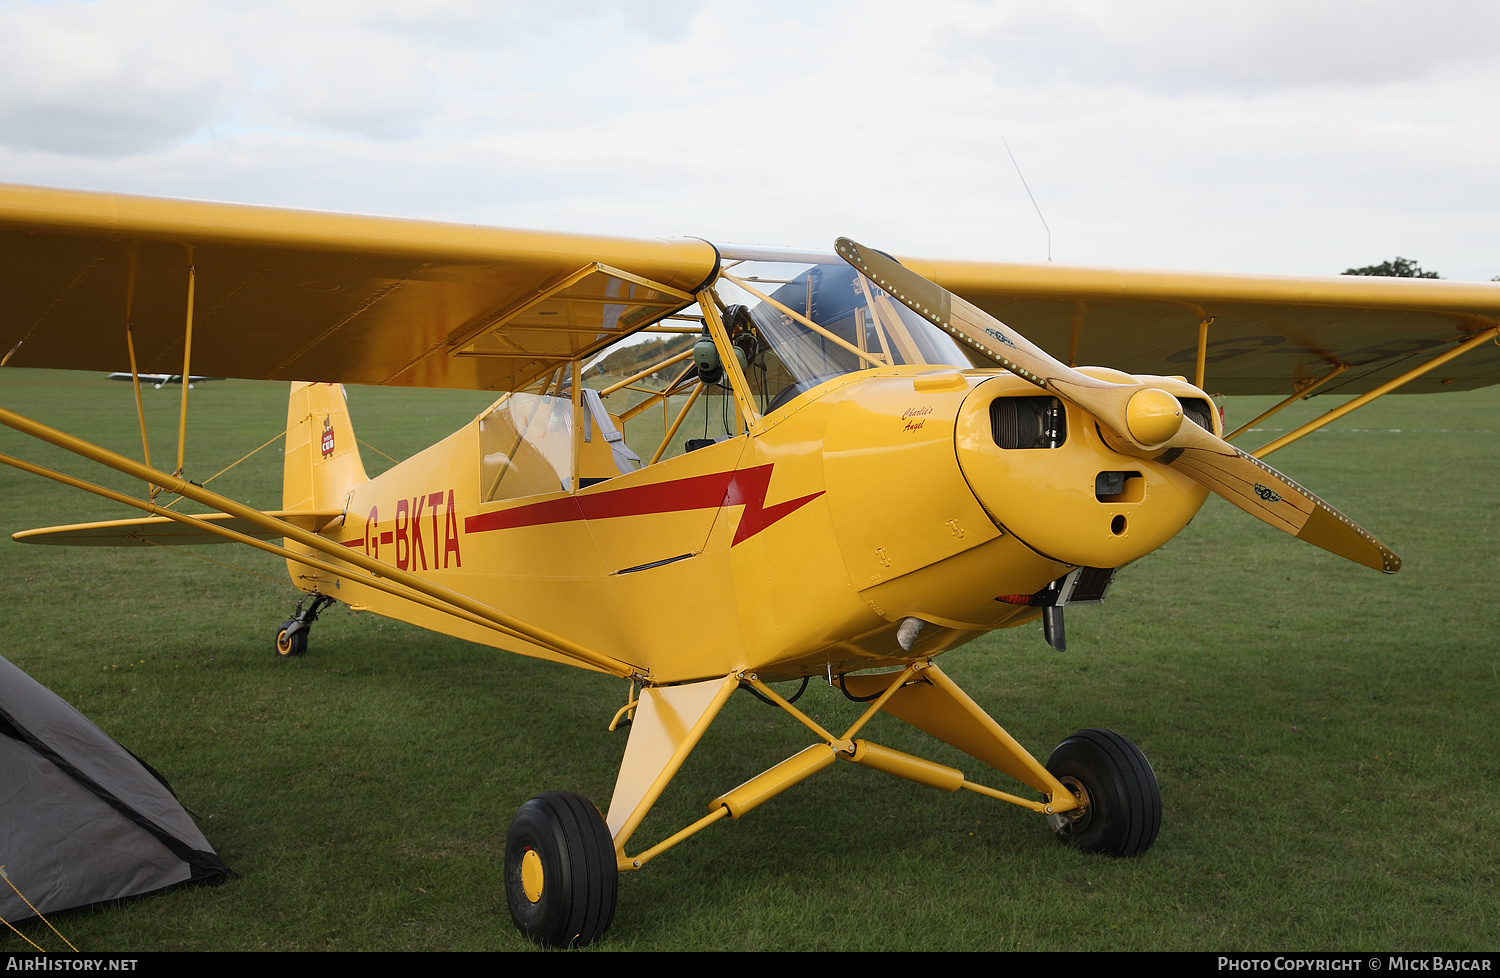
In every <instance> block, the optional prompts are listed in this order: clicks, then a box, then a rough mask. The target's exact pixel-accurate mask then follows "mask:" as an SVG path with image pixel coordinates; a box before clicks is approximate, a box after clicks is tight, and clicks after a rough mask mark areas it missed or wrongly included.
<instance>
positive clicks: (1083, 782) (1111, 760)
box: [1047, 730, 1161, 856]
mask: <svg viewBox="0 0 1500 978" xmlns="http://www.w3.org/2000/svg"><path fill="white" fill-rule="evenodd" d="M1047 770H1048V771H1050V772H1052V775H1053V776H1054V777H1056V778H1057V779H1058V780H1059V781H1061V782H1062V783H1063V784H1064V785H1066V786H1067V788H1068V790H1070V791H1072V792H1073V794H1075V795H1077V796H1078V799H1079V801H1080V802H1082V803H1083V804H1082V809H1083V810H1082V812H1080V813H1079V814H1077V815H1073V813H1065V814H1059V815H1049V816H1048V821H1049V822H1050V823H1051V825H1052V830H1053V831H1054V832H1056V833H1057V837H1058V838H1060V839H1062V840H1063V841H1064V842H1066V843H1068V844H1069V845H1072V846H1077V847H1078V848H1079V849H1087V850H1089V851H1091V852H1103V853H1108V854H1109V855H1111V856H1137V855H1140V854H1141V853H1143V852H1145V851H1146V850H1147V849H1150V848H1151V844H1152V843H1154V842H1155V841H1156V834H1157V832H1159V831H1160V830H1161V788H1160V787H1158V786H1157V783H1156V772H1155V771H1152V770H1151V762H1150V761H1148V760H1146V755H1145V754H1142V753H1141V749H1140V748H1139V747H1137V746H1136V745H1135V744H1132V743H1131V742H1130V741H1128V740H1126V739H1125V738H1124V737H1121V736H1120V735H1119V734H1117V733H1115V732H1113V731H1111V730H1080V731H1078V732H1077V733H1075V734H1073V735H1072V736H1070V737H1068V738H1067V739H1066V740H1064V741H1063V742H1062V743H1060V744H1058V745H1057V749H1056V750H1054V751H1053V752H1052V756H1051V757H1050V758H1048V759H1047Z"/></svg>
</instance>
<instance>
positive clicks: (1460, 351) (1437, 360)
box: [1250, 326, 1500, 458]
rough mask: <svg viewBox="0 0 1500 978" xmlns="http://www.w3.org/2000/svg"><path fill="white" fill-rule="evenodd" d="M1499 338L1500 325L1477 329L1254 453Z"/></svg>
mask: <svg viewBox="0 0 1500 978" xmlns="http://www.w3.org/2000/svg"><path fill="white" fill-rule="evenodd" d="M1495 339H1500V326H1495V327H1493V328H1491V329H1487V330H1485V331H1484V332H1482V333H1476V334H1475V335H1473V336H1471V337H1469V339H1467V340H1465V341H1464V342H1462V343H1460V344H1458V346H1455V347H1454V348H1453V349H1451V350H1449V351H1448V352H1447V353H1442V354H1439V355H1438V356H1435V357H1433V358H1432V359H1431V360H1428V361H1427V362H1426V363H1424V364H1422V365H1421V366H1420V367H1415V368H1413V369H1411V370H1408V371H1407V372H1406V373H1404V374H1402V375H1401V376H1400V377H1397V378H1395V379H1394V380H1388V381H1386V382H1385V383H1383V384H1381V385H1380V386H1379V387H1377V388H1375V389H1374V390H1372V391H1370V392H1369V393H1367V394H1361V395H1360V396H1358V397H1356V398H1355V399H1354V400H1352V401H1350V402H1348V403H1347V404H1340V405H1339V406H1338V407H1336V408H1334V409H1333V410H1332V411H1329V412H1328V413H1327V414H1325V415H1323V416H1322V417H1321V418H1314V419H1313V420H1311V421H1309V422H1308V423H1307V424H1305V425H1303V426H1302V427H1300V428H1298V429H1297V430H1296V431H1293V432H1289V433H1287V434H1285V435H1282V436H1281V437H1280V438H1278V439H1276V440H1275V441H1273V442H1271V443H1270V444H1268V445H1264V446H1262V447H1260V448H1257V449H1256V450H1255V451H1253V452H1251V453H1250V454H1251V455H1253V456H1255V457H1256V458H1265V457H1266V456H1267V455H1269V454H1271V453H1272V452H1274V451H1276V450H1277V449H1278V448H1285V447H1286V446H1288V445H1290V444H1291V443H1292V442H1294V441H1296V440H1297V439H1299V438H1301V437H1302V436H1303V435H1310V434H1312V433H1313V432H1314V431H1317V430H1318V429H1319V428H1321V427H1323V426H1324V425H1326V424H1328V423H1330V422H1333V421H1337V420H1338V419H1339V418H1342V417H1343V416H1344V415H1346V414H1348V413H1349V412H1350V411H1353V410H1354V409H1355V408H1361V407H1364V406H1365V405H1366V404H1369V403H1370V402H1371V401H1373V400H1375V398H1377V397H1380V396H1382V395H1384V394H1389V393H1390V392H1391V391H1393V390H1395V389H1396V388H1398V387H1400V386H1401V385H1402V384H1405V383H1406V382H1407V381H1410V380H1416V379H1417V378H1418V377H1420V376H1422V375H1423V374H1425V373H1427V371H1429V370H1433V369H1435V368H1437V367H1441V366H1442V365H1443V364H1445V363H1447V362H1448V361H1449V360H1452V359H1453V358H1454V357H1460V356H1463V355H1464V354H1465V353H1468V352H1469V351H1470V350H1472V349H1474V348H1475V347H1476V346H1483V345H1484V344H1485V343H1487V342H1489V341H1490V340H1495Z"/></svg>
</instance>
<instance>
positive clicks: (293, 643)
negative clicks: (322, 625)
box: [276, 618, 308, 659]
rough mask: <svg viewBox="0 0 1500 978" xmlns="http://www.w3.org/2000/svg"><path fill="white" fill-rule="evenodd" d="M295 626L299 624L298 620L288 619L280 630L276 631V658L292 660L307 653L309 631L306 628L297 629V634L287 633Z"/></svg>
mask: <svg viewBox="0 0 1500 978" xmlns="http://www.w3.org/2000/svg"><path fill="white" fill-rule="evenodd" d="M295 624H297V619H295V618H292V619H288V620H287V621H284V622H282V623H281V627H280V628H278V629H276V658H278V659H290V658H293V657H295V656H299V655H303V654H305V653H306V652H307V632H308V629H307V628H306V626H304V627H302V628H299V629H297V630H296V631H295V632H288V631H287V630H288V629H289V628H291V627H292V626H293V625H295Z"/></svg>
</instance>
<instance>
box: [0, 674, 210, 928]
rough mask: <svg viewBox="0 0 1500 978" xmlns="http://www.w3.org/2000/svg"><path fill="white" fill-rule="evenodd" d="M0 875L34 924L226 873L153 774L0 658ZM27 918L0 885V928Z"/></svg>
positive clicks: (98, 730) (170, 791)
mask: <svg viewBox="0 0 1500 978" xmlns="http://www.w3.org/2000/svg"><path fill="white" fill-rule="evenodd" d="M0 866H4V867H5V874H6V876H8V877H9V878H10V881H11V882H12V883H14V884H15V886H16V887H17V888H18V889H19V890H20V891H21V892H22V893H24V894H25V895H26V899H28V900H30V901H31V903H32V904H33V905H34V906H35V907H36V909H37V910H39V911H40V912H42V913H43V914H46V913H50V912H52V911H55V910H66V909H69V908H71V907H81V906H86V905H88V904H91V903H98V902H100V901H103V900H116V899H119V898H121V897H128V896H139V895H140V894H143V893H150V892H153V891H155V890H160V889H163V888H165V887H168V886H172V885H174V884H176V883H183V882H187V881H189V880H205V881H206V880H212V879H222V878H224V877H225V876H227V875H229V868H228V867H227V866H225V865H224V861H223V860H221V859H220V858H219V857H218V855H217V854H216V853H215V852H214V851H213V848H212V847H211V846H210V845H209V844H208V840H207V839H205V838H203V833H201V832H199V831H198V826H197V825H195V824H193V820H192V818H191V817H189V816H188V814H187V812H185V811H183V808H182V805H181V804H179V803H178V801H177V798H176V796H175V795H174V794H173V793H172V789H171V788H170V787H169V786H168V785H167V783H166V781H165V780H163V779H162V777H161V775H159V774H157V773H156V772H155V771H154V770H152V769H151V767H150V766H149V765H147V764H146V763H145V762H144V761H141V760H140V759H139V758H137V757H136V756H135V755H134V754H132V753H130V752H129V751H128V750H126V749H125V748H123V747H121V746H120V745H119V744H117V743H115V742H114V741H113V740H111V739H110V738H109V736H108V735H106V734H105V733H104V731H102V730H100V729H99V728H98V727H96V726H94V725H93V724H92V723H90V722H89V720H88V718H87V717H85V716H84V715H83V714H81V713H79V712H78V711H77V710H75V709H73V708H72V707H71V706H69V705H68V704H67V703H65V702H63V700H62V699H61V697H59V696H58V695H57V694H56V693H54V692H52V691H51V690H50V689H48V688H47V687H45V686H43V685H42V684H41V683H39V682H37V681H36V680H35V679H32V678H31V677H30V676H28V675H26V673H24V672H22V671H21V670H20V669H18V668H17V667H16V666H15V665H14V664H12V663H11V662H9V661H7V660H6V659H4V658H0ZM31 916H33V914H32V911H31V910H30V909H29V908H28V907H27V906H26V904H25V903H24V902H22V900H21V898H20V897H18V896H16V894H15V891H14V890H12V889H11V887H9V886H7V885H5V883H4V882H3V881H0V918H4V919H5V920H8V921H12V922H14V921H17V920H24V919H26V918H28V917H31Z"/></svg>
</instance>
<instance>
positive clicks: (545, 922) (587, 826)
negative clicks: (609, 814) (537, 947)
mask: <svg viewBox="0 0 1500 978" xmlns="http://www.w3.org/2000/svg"><path fill="white" fill-rule="evenodd" d="M618 892H619V871H618V869H617V868H616V866H615V846H614V840H613V839H611V838H610V834H609V827H608V826H607V825H605V824H604V817H603V816H602V815H600V814H599V810H598V809H597V808H595V807H594V806H593V805H592V804H590V803H589V802H588V801H587V800H586V799H584V798H581V797H580V796H578V795H575V794H574V793H573V792H571V791H549V792H547V793H546V794H543V795H538V796H537V797H535V798H533V799H531V800H530V801H528V802H527V803H526V804H524V805H522V806H521V810H520V811H519V812H517V813H516V817H515V819H514V820H513V821H512V822H511V823H510V832H509V833H507V834H506V837H505V898H506V900H507V902H508V903H509V904H510V916H511V919H512V920H513V921H515V924H516V929H517V930H519V931H520V932H521V933H523V934H525V935H526V936H527V937H530V938H531V939H532V940H535V941H538V942H539V943H542V944H546V945H549V946H551V947H583V946H584V945H586V944H591V943H593V942H594V941H596V940H598V939H599V938H600V937H601V936H603V934H604V931H605V930H606V929H607V928H608V927H609V924H610V921H611V920H613V919H614V916H615V898H616V896H617V894H618Z"/></svg>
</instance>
